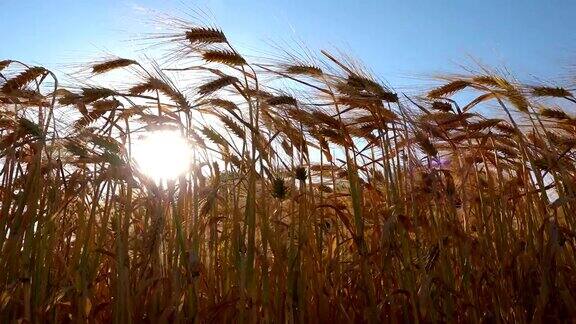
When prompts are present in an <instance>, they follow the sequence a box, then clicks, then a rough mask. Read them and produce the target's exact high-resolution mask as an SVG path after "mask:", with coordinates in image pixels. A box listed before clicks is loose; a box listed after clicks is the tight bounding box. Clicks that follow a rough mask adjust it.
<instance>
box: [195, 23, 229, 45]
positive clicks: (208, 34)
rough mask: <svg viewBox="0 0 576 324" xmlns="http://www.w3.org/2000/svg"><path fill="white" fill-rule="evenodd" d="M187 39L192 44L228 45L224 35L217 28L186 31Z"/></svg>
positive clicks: (199, 28) (197, 28) (198, 28)
mask: <svg viewBox="0 0 576 324" xmlns="http://www.w3.org/2000/svg"><path fill="white" fill-rule="evenodd" d="M186 39H187V40H188V41H189V42H190V43H191V44H192V45H196V44H214V43H226V42H227V40H226V36H225V35H224V33H223V32H222V31H221V30H219V29H215V28H205V27H196V28H191V29H190V30H188V31H186Z"/></svg>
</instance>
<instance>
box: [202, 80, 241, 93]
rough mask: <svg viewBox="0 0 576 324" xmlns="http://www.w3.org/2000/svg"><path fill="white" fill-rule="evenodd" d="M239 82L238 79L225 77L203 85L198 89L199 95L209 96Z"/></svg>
mask: <svg viewBox="0 0 576 324" xmlns="http://www.w3.org/2000/svg"><path fill="white" fill-rule="evenodd" d="M237 82H238V79H237V78H235V77H233V76H223V77H221V78H218V79H216V80H213V81H210V82H208V83H205V84H203V85H201V86H200V87H199V88H198V93H199V94H201V95H207V94H210V93H212V92H215V91H217V90H220V89H222V88H224V87H226V86H229V85H232V84H234V83H237Z"/></svg>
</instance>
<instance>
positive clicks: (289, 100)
mask: <svg viewBox="0 0 576 324" xmlns="http://www.w3.org/2000/svg"><path fill="white" fill-rule="evenodd" d="M266 103H268V104H269V105H270V106H280V105H288V106H296V105H297V101H296V99H294V98H293V97H291V96H287V95H282V96H276V97H272V98H270V99H268V100H266Z"/></svg>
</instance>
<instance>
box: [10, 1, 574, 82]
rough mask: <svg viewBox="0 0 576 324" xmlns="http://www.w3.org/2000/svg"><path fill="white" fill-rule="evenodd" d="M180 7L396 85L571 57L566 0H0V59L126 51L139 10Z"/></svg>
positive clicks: (75, 58) (258, 45) (231, 32)
mask: <svg viewBox="0 0 576 324" xmlns="http://www.w3.org/2000/svg"><path fill="white" fill-rule="evenodd" d="M187 8H196V9H201V10H204V11H207V12H209V15H210V16H211V17H212V18H211V19H210V22H211V23H215V24H217V25H219V26H221V27H222V28H223V29H224V31H225V32H226V34H227V35H228V38H229V39H231V40H232V41H233V43H235V44H237V45H238V47H239V48H240V49H244V50H245V51H247V52H252V53H253V52H254V49H260V50H264V51H266V50H267V49H268V45H267V44H269V43H271V42H273V41H276V42H280V43H282V42H287V43H290V42H291V41H292V40H294V39H298V40H302V41H304V42H305V43H306V44H307V45H308V46H309V47H310V48H312V49H314V48H327V49H333V48H340V49H342V50H344V51H346V52H349V53H350V54H352V55H353V56H355V57H357V58H359V59H360V60H361V61H363V62H364V63H365V64H366V65H367V66H368V67H370V68H371V70H372V71H373V72H374V73H375V74H376V75H377V76H378V77H379V78H381V79H383V80H386V81H388V82H390V84H391V85H392V86H393V87H398V88H402V87H404V86H410V85H414V84H418V83H420V82H421V80H420V79H418V78H422V77H429V76H431V75H434V74H436V73H441V72H459V71H461V70H460V69H459V66H458V64H465V65H468V66H472V65H473V63H472V60H471V59H470V57H474V58H476V59H478V60H480V61H481V62H483V63H485V64H487V65H490V66H495V67H506V68H508V69H509V70H511V71H512V72H513V73H514V74H515V75H517V76H519V77H520V78H521V79H524V80H528V81H530V80H533V79H532V76H533V75H535V76H538V77H541V78H543V79H552V78H554V77H557V76H566V72H565V71H566V68H569V67H572V66H573V62H574V58H575V57H576V51H575V49H576V48H575V46H574V44H575V41H576V32H575V31H576V19H573V15H574V13H575V12H576V1H573V0H572V1H569V0H564V1H562V0H509V1H506V0H487V1H474V0H435V1H432V0H429V1H424V0H412V1H400V0H397V1H391V0H380V1H376V0H373V1H352V0H348V1H338V0H316V1H313V0H308V1H301V0H291V1H268V0H245V1H232V0H211V1H185V0H115V1H114V0H99V1H95V0H92V1H86V0H53V1H47V0H0V30H2V31H3V32H2V34H3V35H2V37H3V43H2V46H0V59H5V58H14V59H20V60H23V61H26V62H29V63H32V64H42V65H45V66H48V67H50V68H54V69H63V70H64V69H65V64H68V63H80V62H83V61H86V60H89V59H91V58H95V57H98V56H99V54H102V53H104V52H110V53H114V54H118V55H120V56H127V57H134V56H136V54H135V50H136V49H138V48H140V47H139V45H138V44H136V43H134V42H130V41H127V40H128V39H130V38H132V37H133V36H134V35H135V34H138V33H141V32H144V31H149V27H147V26H146V25H145V24H144V23H143V22H145V21H146V20H147V19H148V18H147V17H149V13H147V10H149V9H153V10H157V11H159V12H164V13H170V14H174V15H178V16H182V15H185V14H186V13H187V12H188V13H190V12H191V10H190V9H187ZM63 63H65V64H63Z"/></svg>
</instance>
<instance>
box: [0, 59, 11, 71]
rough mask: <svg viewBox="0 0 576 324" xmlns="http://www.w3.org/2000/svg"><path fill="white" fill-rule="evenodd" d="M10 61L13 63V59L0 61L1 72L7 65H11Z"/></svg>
mask: <svg viewBox="0 0 576 324" xmlns="http://www.w3.org/2000/svg"><path fill="white" fill-rule="evenodd" d="M10 63H12V60H2V61H0V72H2V70H4V69H5V68H6V67H8V65H10Z"/></svg>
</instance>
